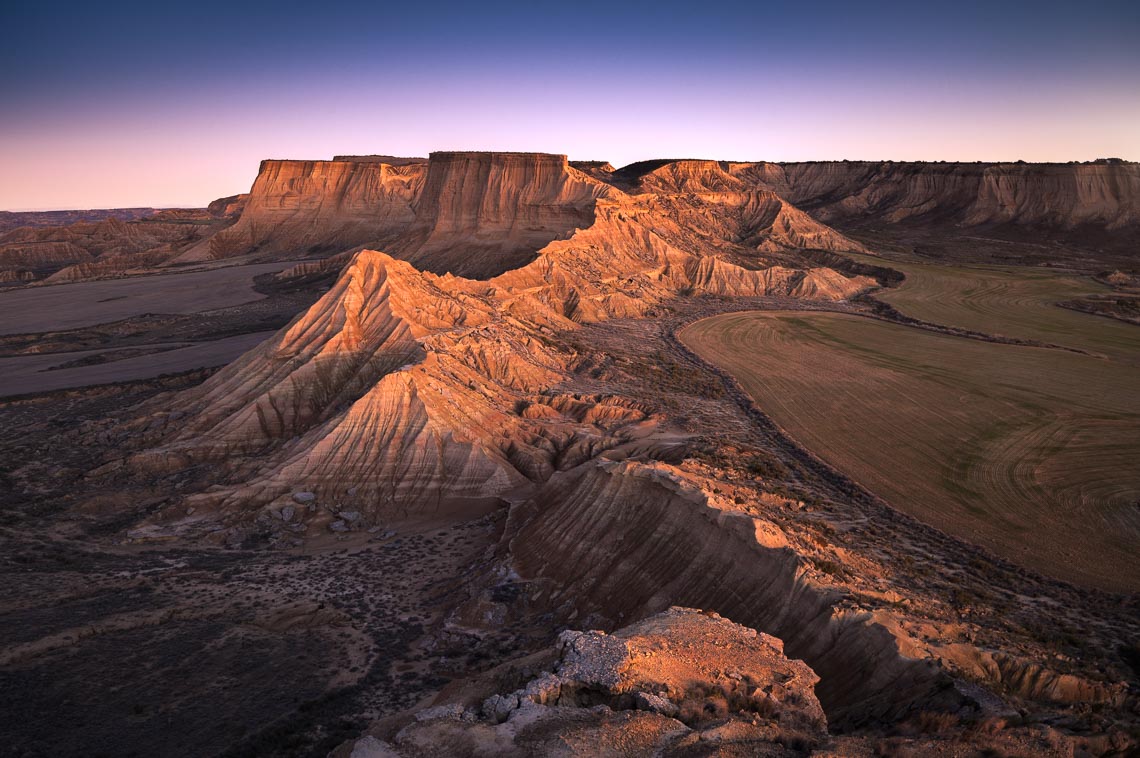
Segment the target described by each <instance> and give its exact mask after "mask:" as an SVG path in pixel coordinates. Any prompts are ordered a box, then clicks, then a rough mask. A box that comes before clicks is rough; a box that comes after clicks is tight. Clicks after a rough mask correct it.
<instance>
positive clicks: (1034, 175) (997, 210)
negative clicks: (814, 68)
mask: <svg viewBox="0 0 1140 758" xmlns="http://www.w3.org/2000/svg"><path fill="white" fill-rule="evenodd" d="M607 176H608V177H611V178H612V180H613V181H615V182H616V183H618V184H621V185H624V186H627V187H629V188H631V189H632V190H633V191H649V192H660V191H670V192H720V191H741V190H744V189H756V188H762V189H767V190H771V191H773V192H775V193H777V194H778V195H780V196H781V197H783V198H785V199H786V200H787V201H789V202H791V203H795V204H796V205H798V206H800V207H802V208H804V209H805V210H808V211H809V212H811V213H812V215H814V216H815V217H816V218H818V219H819V220H821V221H824V222H827V223H841V222H857V223H865V222H867V221H880V222H887V223H897V222H901V221H906V220H919V219H921V220H924V221H930V220H934V221H948V222H951V223H954V224H959V225H962V226H967V227H970V226H981V225H986V224H1019V225H1023V226H1042V227H1057V228H1072V227H1076V226H1082V225H1093V226H1098V227H1103V228H1105V229H1110V230H1112V229H1121V228H1124V227H1134V226H1136V225H1138V224H1140V166H1138V165H1136V164H1112V163H1109V164H1018V163H1001V164H985V163H897V162H861V161H842V162H838V161H835V162H828V161H820V162H813V163H767V162H758V163H747V162H730V161H707V160H699V161H698V160H679V161H654V162H647V163H645V164H634V165H633V166H627V167H626V168H624V169H621V170H619V171H616V172H612V173H610V174H607Z"/></svg>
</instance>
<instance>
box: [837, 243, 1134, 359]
mask: <svg viewBox="0 0 1140 758" xmlns="http://www.w3.org/2000/svg"><path fill="white" fill-rule="evenodd" d="M849 257H851V258H854V259H856V260H858V261H860V262H862V263H869V264H872V265H877V266H888V267H890V268H893V269H895V270H897V271H901V272H903V273H904V274H906V281H904V282H903V283H902V284H901V285H900V286H898V287H896V288H892V289H885V290H881V291H879V292H877V293H875V297H876V298H878V299H879V300H882V301H883V302H886V303H890V304H891V305H893V306H894V307H895V308H897V309H898V310H899V311H901V312H902V313H905V314H906V315H908V316H911V317H913V318H917V319H922V320H923V321H930V322H933V323H936V324H945V325H947V326H957V327H961V328H963V329H970V330H972V331H977V332H985V333H987V334H994V335H1001V336H1004V337H1015V338H1018V339H1027V340H1037V341H1039V342H1045V343H1050V344H1054V345H1064V346H1065V347H1072V348H1077V349H1080V350H1087V351H1089V352H1094V353H1102V354H1106V355H1111V356H1113V357H1114V358H1116V359H1118V360H1122V361H1126V362H1131V363H1133V364H1134V365H1135V364H1140V329H1137V328H1136V325H1135V324H1127V323H1124V322H1123V321H1115V320H1112V319H1109V318H1104V317H1091V316H1090V314H1087V313H1079V312H1077V311H1072V310H1068V309H1065V308H1058V307H1057V306H1056V305H1055V303H1057V302H1061V301H1064V300H1073V299H1076V298H1080V297H1084V296H1085V295H1104V294H1108V293H1110V292H1111V291H1112V290H1111V289H1110V288H1108V287H1106V286H1104V285H1102V284H1100V283H1098V282H1095V281H1093V280H1092V279H1089V278H1087V277H1081V276H1076V275H1070V274H1064V273H1060V272H1056V271H1050V270H1048V269H1043V268H1003V267H997V266H962V267H958V266H942V265H937V264H929V263H911V262H903V261H896V260H887V259H884V258H879V257H875V256H870V255H850V256H849Z"/></svg>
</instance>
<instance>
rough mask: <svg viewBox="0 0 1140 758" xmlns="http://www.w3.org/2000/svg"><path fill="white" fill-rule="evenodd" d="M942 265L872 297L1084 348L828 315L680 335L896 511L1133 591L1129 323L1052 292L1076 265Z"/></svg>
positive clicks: (1134, 402) (1047, 568)
mask: <svg viewBox="0 0 1140 758" xmlns="http://www.w3.org/2000/svg"><path fill="white" fill-rule="evenodd" d="M891 265H894V264H893V263H892V264H891ZM899 268H900V269H904V266H899ZM940 268H944V267H936V266H913V267H911V266H908V267H906V269H909V270H906V269H904V270H906V273H907V275H908V280H907V282H906V283H904V284H903V286H902V287H900V288H898V289H897V290H889V291H887V292H886V293H885V294H883V295H882V299H884V300H888V301H890V302H891V303H892V304H893V305H895V307H897V308H899V310H901V311H903V312H904V313H905V314H906V315H910V316H913V317H916V318H922V319H924V320H929V321H938V322H939V323H945V324H950V325H954V326H961V327H964V328H977V327H978V326H980V325H983V324H988V325H991V326H992V329H993V331H998V332H1001V333H1003V334H1005V335H1006V336H1011V337H1019V338H1023V339H1037V340H1042V341H1048V342H1051V343H1054V344H1061V345H1065V346H1066V347H1071V348H1074V349H1076V350H1087V351H1088V353H1084V354H1082V353H1079V352H1074V351H1072V350H1061V349H1056V348H1042V347H1027V346H1022V345H1010V344H1000V343H993V342H985V341H981V340H975V339H967V338H963V337H958V336H950V335H946V334H939V333H935V332H931V331H927V330H924V329H918V328H914V327H909V326H902V325H899V324H893V323H887V322H883V321H878V320H874V319H870V318H866V317H862V316H856V315H850V314H840V313H806V314H805V313H797V314H794V315H793V314H782V313H775V312H745V313H734V314H726V315H721V316H716V317H713V318H709V319H705V320H702V321H698V322H696V323H695V324H692V325H690V326H689V327H687V328H686V329H685V330H683V332H682V333H681V335H680V336H681V337H682V339H683V341H684V342H685V344H686V345H688V346H689V347H690V348H691V349H692V350H693V351H694V352H696V353H697V354H698V355H700V356H701V357H702V358H703V359H705V360H707V361H709V362H711V363H713V364H715V365H717V366H720V367H721V368H724V369H725V370H727V371H729V372H730V373H731V374H733V376H735V377H736V378H737V379H738V380H739V381H740V382H741V383H742V385H743V386H744V388H745V389H746V390H747V391H748V392H749V394H750V395H751V396H752V397H753V398H754V399H755V401H756V402H757V403H758V405H759V406H760V407H761V408H762V409H763V410H764V411H765V412H766V413H767V414H769V415H770V416H771V417H772V419H773V420H774V421H775V422H776V423H777V424H779V425H780V426H781V427H783V428H784V429H785V430H786V431H787V432H788V433H789V434H790V435H791V436H792V437H793V438H795V439H796V440H797V441H798V442H800V443H801V444H802V445H804V446H805V447H806V448H807V449H809V450H811V451H812V452H814V453H815V454H816V455H818V456H819V457H821V458H823V459H824V460H825V461H827V462H828V463H830V464H831V465H833V466H835V467H836V468H837V469H839V470H840V471H842V472H843V473H845V474H847V475H848V476H850V477H851V478H853V479H855V480H856V481H858V482H859V483H861V484H863V485H864V486H866V487H867V488H868V489H870V490H871V491H873V492H875V493H876V494H878V495H880V496H882V497H883V498H884V499H886V500H887V501H888V502H890V503H891V504H892V505H894V506H895V507H897V508H899V509H900V510H903V511H905V512H907V513H910V514H911V515H914V516H916V517H918V518H920V519H922V520H924V521H927V522H928V523H931V524H933V525H935V526H937V527H939V528H942V529H944V530H947V531H949V532H951V533H953V534H955V535H957V536H959V537H962V538H965V539H967V540H969V541H971V542H973V543H975V544H979V545H981V546H983V547H986V548H989V549H990V550H992V551H994V552H995V553H997V554H998V555H1001V556H1003V557H1008V558H1011V559H1012V560H1014V561H1016V562H1018V563H1021V564H1023V565H1026V566H1029V567H1032V568H1035V569H1037V570H1040V571H1042V572H1044V573H1046V574H1049V575H1052V576H1056V577H1059V578H1062V579H1067V580H1071V581H1075V582H1078V583H1082V584H1087V585H1093V586H1099V587H1103V588H1106V589H1115V590H1133V591H1134V590H1135V589H1136V588H1137V587H1140V567H1138V566H1137V564H1136V562H1135V560H1134V557H1135V554H1136V550H1137V546H1138V545H1140V505H1138V504H1140V434H1138V433H1137V432H1138V430H1140V399H1138V398H1137V395H1136V392H1135V377H1136V373H1135V367H1136V360H1137V357H1138V356H1140V330H1137V329H1136V328H1135V327H1134V326H1132V325H1129V324H1125V323H1118V322H1114V321H1111V320H1109V319H1105V318H1099V317H1096V316H1090V315H1087V314H1082V313H1077V312H1073V311H1065V310H1062V309H1060V308H1057V307H1056V306H1053V305H1052V304H1051V300H1052V299H1057V298H1059V297H1064V296H1066V294H1067V293H1068V292H1071V291H1072V290H1076V289H1080V288H1081V286H1082V282H1081V281H1080V280H1078V279H1075V278H1073V277H1069V276H1058V275H1055V274H1050V273H1047V272H1037V271H1031V272H1027V274H1026V276H1025V278H1024V280H1021V279H1019V273H1018V272H1017V271H1009V270H995V271H986V270H980V269H967V270H954V269H947V270H945V271H939V270H937V269H940ZM915 271H918V272H921V275H915ZM1088 286H1089V287H1091V286H1092V283H1089V285H1088Z"/></svg>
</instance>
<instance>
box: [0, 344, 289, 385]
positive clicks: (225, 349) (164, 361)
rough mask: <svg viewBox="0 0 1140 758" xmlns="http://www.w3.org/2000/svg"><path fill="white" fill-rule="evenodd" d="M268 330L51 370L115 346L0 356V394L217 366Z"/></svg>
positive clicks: (231, 357)
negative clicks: (45, 353) (102, 348)
mask: <svg viewBox="0 0 1140 758" xmlns="http://www.w3.org/2000/svg"><path fill="white" fill-rule="evenodd" d="M271 334H273V332H272V331H267V332H253V333H252V334H240V335H238V336H236V337H228V338H226V339H221V340H214V341H212V342H197V343H194V342H183V343H166V344H159V345H148V346H147V347H148V349H151V348H153V349H155V350H156V352H153V353H149V354H146V355H136V356H134V357H130V358H123V359H121V360H113V361H109V362H107V363H99V364H95V365H89V366H73V367H70V368H62V369H57V370H54V371H53V370H51V368H52V367H53V366H58V365H60V364H63V363H69V362H71V361H75V360H79V359H82V358H84V357H87V356H93V355H100V354H108V355H111V356H113V355H114V354H115V352H116V351H114V350H81V351H77V352H71V353H52V354H50V355H27V356H19V357H14V358H0V397H4V396H9V395H23V394H26V393H31V392H51V391H54V390H61V389H69V388H72V387H85V386H87V385H91V384H109V383H111V382H125V381H131V380H135V379H147V378H150V377H152V376H158V375H159V374H173V373H177V372H180V371H189V370H191V369H196V368H210V367H213V366H222V365H224V364H226V363H229V362H230V361H232V360H234V359H235V358H237V357H238V356H239V355H241V354H242V353H244V352H245V351H247V350H250V349H252V348H254V347H256V346H257V345H258V344H260V343H261V342H262V340H264V339H266V338H267V337H269V336H270V335H271Z"/></svg>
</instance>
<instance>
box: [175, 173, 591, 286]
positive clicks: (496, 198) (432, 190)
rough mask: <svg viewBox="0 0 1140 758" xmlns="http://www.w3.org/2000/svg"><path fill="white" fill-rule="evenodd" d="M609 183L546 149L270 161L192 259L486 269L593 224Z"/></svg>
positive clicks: (519, 260) (511, 263) (484, 272)
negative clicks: (369, 258)
mask: <svg viewBox="0 0 1140 758" xmlns="http://www.w3.org/2000/svg"><path fill="white" fill-rule="evenodd" d="M610 192H611V188H610V187H608V186H607V185H605V184H602V183H600V182H597V181H594V180H592V179H590V178H589V177H587V176H585V175H584V174H581V173H580V172H578V171H577V170H576V169H573V168H571V167H570V166H569V164H568V163H567V161H566V156H559V155H544V154H539V153H433V154H432V156H431V158H430V159H429V160H428V161H426V162H417V159H411V158H408V159H394V160H391V161H389V160H388V159H387V157H386V156H365V157H360V158H357V157H351V156H339V157H338V159H337V160H332V161H264V162H263V163H262V165H261V171H260V172H259V174H258V177H257V180H256V181H255V182H254V185H253V189H252V190H250V199H249V202H248V204H247V205H246V208H245V210H244V212H243V213H242V216H241V219H240V220H239V221H238V223H237V224H236V225H235V226H234V227H233V228H232V229H229V230H227V231H225V232H223V233H221V234H219V235H216V236H215V237H214V238H212V239H211V240H209V241H208V242H204V243H202V244H201V245H198V246H197V247H195V248H194V249H192V250H190V251H188V252H187V253H186V254H185V255H184V256H183V260H200V259H205V258H224V257H230V256H234V255H242V254H245V253H250V252H257V253H258V254H260V255H267V254H268V255H312V254H327V253H330V252H340V251H343V250H348V249H352V248H354V247H356V248H359V247H362V246H369V247H374V248H377V249H383V250H385V251H388V252H391V253H392V254H393V255H396V256H398V257H401V258H403V259H405V260H410V261H413V262H415V263H416V264H417V265H419V266H420V267H421V268H423V269H425V270H429V271H435V272H438V273H444V272H449V271H450V272H452V273H456V274H461V275H465V276H475V277H486V276H490V275H494V274H497V273H501V272H503V271H506V270H508V269H512V268H517V267H518V266H521V265H523V264H525V263H526V262H528V261H529V260H530V259H531V258H533V257H534V253H535V251H536V250H538V249H539V248H541V247H542V246H543V245H545V244H546V243H547V242H549V241H551V240H552V239H557V238H559V237H563V236H566V235H567V234H569V233H571V232H573V231H574V229H576V228H579V227H584V226H588V225H589V223H590V221H591V218H592V211H593V206H594V203H595V201H596V200H597V198H598V197H602V196H605V195H607V194H609V193H610Z"/></svg>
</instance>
